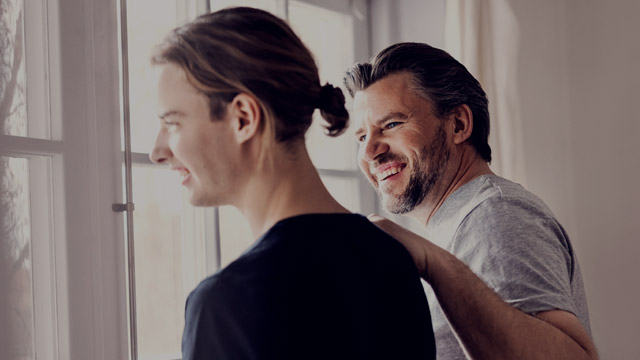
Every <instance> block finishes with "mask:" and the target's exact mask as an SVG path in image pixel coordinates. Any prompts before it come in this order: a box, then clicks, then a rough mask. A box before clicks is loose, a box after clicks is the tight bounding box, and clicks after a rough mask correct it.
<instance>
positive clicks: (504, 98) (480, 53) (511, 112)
mask: <svg viewBox="0 0 640 360" xmlns="http://www.w3.org/2000/svg"><path fill="white" fill-rule="evenodd" d="M518 31H519V29H518V22H517V19H516V18H515V15H514V13H513V11H512V9H511V7H510V5H509V1H508V0H447V8H446V20H445V49H446V50H447V51H448V52H449V53H450V54H451V55H452V56H453V57H455V58H456V59H458V60H459V61H460V62H461V63H463V64H464V65H465V66H466V67H467V69H469V71H470V72H471V73H472V74H473V75H474V76H475V77H476V78H477V79H478V80H479V81H480V83H481V84H482V87H483V88H484V90H485V91H486V93H487V96H488V98H489V112H490V114H491V133H490V136H489V143H490V145H491V148H492V150H493V152H492V153H493V161H492V166H491V167H492V169H493V171H494V172H495V173H497V174H498V175H501V176H504V177H506V178H508V179H510V180H513V181H516V182H518V183H520V184H523V185H525V173H524V160H523V159H524V156H523V147H524V145H523V143H522V142H523V134H522V116H521V111H520V104H519V96H518V86H517V84H518V78H517V61H518V46H519V43H518Z"/></svg>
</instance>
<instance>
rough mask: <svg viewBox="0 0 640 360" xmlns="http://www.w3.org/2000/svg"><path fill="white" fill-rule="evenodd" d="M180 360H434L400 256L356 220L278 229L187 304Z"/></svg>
mask: <svg viewBox="0 0 640 360" xmlns="http://www.w3.org/2000/svg"><path fill="white" fill-rule="evenodd" d="M185 317H186V319H185V320H186V323H185V330H184V334H183V338H182V352H183V359H184V360H194V359H198V360H202V359H219V360H223V359H234V360H236V359H420V360H424V359H434V358H435V345H434V338H433V330H432V327H431V318H430V315H429V307H428V305H427V300H426V296H425V294H424V290H423V288H422V285H421V283H420V278H419V276H418V271H417V269H416V267H415V265H414V263H413V261H412V258H411V256H410V255H409V253H408V252H407V251H406V249H405V248H404V247H403V246H402V245H401V244H400V243H398V242H397V241H396V240H395V239H393V238H391V237H390V236H389V235H387V234H386V233H385V232H383V231H381V230H380V229H378V228H377V227H376V226H375V225H373V224H371V223H370V222H369V221H368V220H367V219H366V218H365V217H363V216H361V215H356V214H310V215H300V216H296V217H292V218H288V219H285V220H282V221H280V222H278V223H277V224H276V225H274V226H273V227H272V228H271V229H270V230H269V231H267V233H265V234H264V235H263V236H262V237H261V238H260V239H259V240H258V241H257V242H256V243H255V244H254V245H253V247H251V248H250V249H249V250H247V251H246V252H245V253H244V254H243V255H242V256H240V257H239V258H238V259H237V260H236V261H234V262H233V263H231V264H230V265H229V266H227V267H226V268H224V269H222V270H221V271H219V272H218V273H216V274H215V275H213V276H211V277H209V278H207V279H205V280H204V281H202V282H201V283H200V285H198V287H197V288H196V289H195V290H194V291H193V292H192V293H191V294H190V295H189V298H188V300H187V305H186V316H185Z"/></svg>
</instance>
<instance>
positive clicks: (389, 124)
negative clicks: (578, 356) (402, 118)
mask: <svg viewBox="0 0 640 360" xmlns="http://www.w3.org/2000/svg"><path fill="white" fill-rule="evenodd" d="M400 124H402V123H401V122H399V121H393V122H390V123H388V124H387V125H385V126H384V128H385V129H393V128H394V127H396V126H398V125H400Z"/></svg>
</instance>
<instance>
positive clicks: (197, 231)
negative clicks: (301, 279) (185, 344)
mask: <svg viewBox="0 0 640 360" xmlns="http://www.w3.org/2000/svg"><path fill="white" fill-rule="evenodd" d="M336 4H337V5H334V6H332V7H329V8H327V7H326V5H324V7H323V6H316V5H312V4H308V3H305V2H302V1H281V0H259V1H258V0H254V1H237V0H235V1H234V0H218V1H216V0H213V1H211V2H210V3H209V4H208V6H209V8H210V11H215V10H218V9H221V8H224V7H227V6H232V5H236V6H237V5H248V6H253V7H258V8H262V9H264V10H267V11H270V12H272V13H274V14H276V15H279V16H281V17H287V14H288V17H289V21H290V23H291V25H292V27H293V28H294V29H295V30H296V31H297V32H298V34H299V35H300V36H301V37H302V39H303V41H304V42H305V43H306V44H307V45H308V46H309V47H310V49H311V51H312V52H313V53H314V54H315V56H316V59H317V61H318V64H319V68H320V72H321V78H322V81H323V82H326V81H328V82H331V83H333V84H334V85H336V86H337V85H341V83H342V72H343V71H344V70H345V69H346V68H347V67H348V66H350V65H351V64H352V63H353V62H354V61H355V58H356V52H357V51H359V52H360V59H365V58H366V57H367V56H368V50H366V49H364V51H363V48H361V47H360V48H356V46H355V44H356V41H355V40H356V36H362V34H366V30H363V29H365V28H366V23H365V22H364V21H363V20H362V19H357V18H355V17H354V15H353V8H352V7H350V6H347V5H344V4H342V2H336ZM206 5H207V4H204V5H203V4H202V3H201V2H197V1H196V0H190V1H183V0H162V1H154V3H153V7H154V17H153V18H152V19H147V21H145V26H144V27H141V26H136V22H137V21H138V19H141V18H144V17H145V14H146V12H147V11H148V8H149V4H148V3H146V2H142V1H133V0H128V1H127V9H126V10H127V20H128V22H127V30H126V32H127V42H128V47H127V50H128V67H129V72H128V80H129V81H128V86H129V94H130V95H129V103H130V104H131V105H130V114H131V148H132V151H133V154H132V159H133V200H134V203H135V211H134V216H133V224H134V225H133V227H134V236H133V241H134V244H135V249H134V250H135V264H136V265H135V269H134V271H135V298H136V301H135V309H136V311H135V312H136V323H137V325H136V327H137V334H136V335H137V343H138V354H139V358H140V359H178V358H179V357H180V339H181V334H182V328H183V326H184V323H183V321H184V303H185V300H186V297H187V295H188V294H189V292H190V291H191V290H193V289H194V288H195V286H196V285H197V284H198V283H199V282H200V281H201V280H202V279H204V278H205V277H206V276H207V275H210V274H212V273H214V272H215V271H216V270H217V269H219V268H220V267H223V266H225V265H227V264H229V263H230V262H232V261H233V260H234V259H236V258H237V257H238V256H239V255H240V254H241V253H242V252H243V251H244V250H245V249H246V248H248V247H249V245H251V244H252V243H253V242H254V241H255V239H254V237H253V235H252V233H251V230H250V228H249V225H248V223H247V222H246V220H245V219H244V218H243V217H242V215H241V214H240V213H239V212H238V211H237V210H236V209H235V208H233V207H230V206H222V207H220V208H216V209H201V208H194V207H192V206H190V205H189V203H188V200H187V198H186V196H185V194H183V192H182V191H183V190H181V189H180V186H179V185H178V184H179V180H177V177H176V176H175V175H172V174H171V173H170V171H169V170H168V169H166V167H165V166H158V165H154V164H152V163H150V161H149V160H148V153H149V152H150V151H151V149H152V147H153V142H154V141H155V135H156V130H157V129H149V123H150V122H152V121H150V119H149V118H150V117H153V118H155V116H156V114H155V112H156V109H155V107H154V104H153V99H154V92H155V91H156V89H155V87H154V85H153V82H152V81H151V71H152V70H151V69H150V66H149V55H150V51H151V46H152V45H153V44H156V43H158V42H159V41H160V40H161V39H162V37H164V36H165V35H166V34H167V33H168V32H169V31H170V30H171V29H172V28H174V27H175V26H177V25H179V24H181V23H183V22H185V21H188V20H190V19H191V18H193V17H195V16H196V15H198V14H200V13H203V12H204V11H206V10H207V9H206V7H207V6H206ZM358 5H360V6H361V7H362V6H363V5H364V2H362V3H358ZM361 11H362V12H366V11H365V10H363V9H362V10H361ZM134 19H135V20H134ZM327 30H329V31H327ZM318 34H322V35H324V36H318ZM360 43H366V41H360ZM363 53H364V54H363ZM308 147H309V149H310V152H311V154H312V157H313V161H314V163H315V164H316V166H317V167H318V169H319V171H320V173H321V176H322V178H323V180H324V182H325V184H326V185H327V187H328V188H329V190H330V191H331V192H332V194H334V196H335V197H336V198H337V199H338V200H339V201H340V202H341V203H343V205H345V206H346V207H347V208H349V209H351V210H352V211H357V212H361V211H365V212H366V211H372V204H373V200H372V197H373V195H372V191H371V190H370V187H369V186H368V185H366V186H363V181H364V180H363V178H362V177H361V176H360V173H359V171H358V169H357V166H356V162H355V154H356V151H357V149H356V144H355V142H354V141H353V140H352V137H349V136H348V135H343V136H341V137H339V138H337V139H333V138H329V137H327V136H325V135H324V134H323V133H322V128H321V126H320V117H319V115H316V118H315V120H314V125H313V128H312V129H310V131H309V132H308ZM367 200H368V201H367ZM159 264H161V266H159Z"/></svg>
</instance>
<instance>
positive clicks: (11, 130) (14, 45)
mask: <svg viewBox="0 0 640 360" xmlns="http://www.w3.org/2000/svg"><path fill="white" fill-rule="evenodd" d="M24 35H25V34H24V4H23V2H22V0H0V49H2V54H1V55H0V125H1V126H0V133H1V134H6V135H16V136H27V135H28V133H27V92H26V71H25V63H26V62H25V60H24V59H25V52H26V51H25V42H24Z"/></svg>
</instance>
